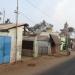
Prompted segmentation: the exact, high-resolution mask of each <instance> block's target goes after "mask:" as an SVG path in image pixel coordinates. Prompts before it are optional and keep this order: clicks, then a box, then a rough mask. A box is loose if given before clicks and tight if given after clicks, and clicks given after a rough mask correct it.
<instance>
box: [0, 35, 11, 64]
mask: <svg viewBox="0 0 75 75" xmlns="http://www.w3.org/2000/svg"><path fill="white" fill-rule="evenodd" d="M10 50H11V38H10V37H8V36H0V64H3V63H9V62H10Z"/></svg>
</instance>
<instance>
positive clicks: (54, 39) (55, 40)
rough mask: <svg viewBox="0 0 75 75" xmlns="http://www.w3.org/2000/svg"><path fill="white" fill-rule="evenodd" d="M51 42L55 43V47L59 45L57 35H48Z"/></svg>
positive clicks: (59, 41)
mask: <svg viewBox="0 0 75 75" xmlns="http://www.w3.org/2000/svg"><path fill="white" fill-rule="evenodd" d="M50 35H51V37H52V39H53V41H54V42H55V44H56V45H58V44H60V43H61V40H60V39H59V38H58V36H57V35H53V34H50Z"/></svg>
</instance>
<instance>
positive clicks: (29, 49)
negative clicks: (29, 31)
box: [22, 35, 50, 57]
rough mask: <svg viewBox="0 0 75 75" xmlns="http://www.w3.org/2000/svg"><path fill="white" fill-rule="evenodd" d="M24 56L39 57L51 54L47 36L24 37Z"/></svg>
mask: <svg viewBox="0 0 75 75" xmlns="http://www.w3.org/2000/svg"><path fill="white" fill-rule="evenodd" d="M22 49H23V52H22V55H23V56H33V57H38V56H41V55H48V54H49V53H50V42H49V37H47V36H37V35H35V36H24V37H23V45H22Z"/></svg>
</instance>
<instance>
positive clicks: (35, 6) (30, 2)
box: [27, 0, 49, 18]
mask: <svg viewBox="0 0 75 75" xmlns="http://www.w3.org/2000/svg"><path fill="white" fill-rule="evenodd" d="M27 3H29V4H30V5H31V6H33V7H34V8H36V9H37V10H39V11H40V12H41V13H42V14H43V15H45V16H47V17H48V18H49V15H48V14H46V13H45V12H44V11H42V10H41V9H40V8H38V7H37V6H35V5H34V4H33V3H32V2H30V1H29V0H27Z"/></svg>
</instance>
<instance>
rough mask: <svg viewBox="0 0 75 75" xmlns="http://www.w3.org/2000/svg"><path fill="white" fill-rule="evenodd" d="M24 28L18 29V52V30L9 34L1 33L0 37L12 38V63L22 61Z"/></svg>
mask: <svg viewBox="0 0 75 75" xmlns="http://www.w3.org/2000/svg"><path fill="white" fill-rule="evenodd" d="M22 34H23V26H21V27H18V28H17V51H16V28H13V29H10V30H9V32H0V36H10V37H11V51H10V63H12V62H15V61H20V60H21V52H22V36H23V35H22Z"/></svg>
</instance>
